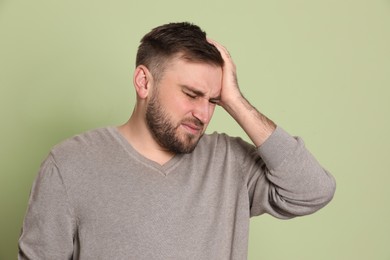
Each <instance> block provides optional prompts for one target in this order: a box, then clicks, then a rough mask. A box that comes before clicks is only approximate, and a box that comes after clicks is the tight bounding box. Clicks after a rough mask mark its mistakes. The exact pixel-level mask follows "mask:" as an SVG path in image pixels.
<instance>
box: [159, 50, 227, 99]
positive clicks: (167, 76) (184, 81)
mask: <svg viewBox="0 0 390 260" xmlns="http://www.w3.org/2000/svg"><path fill="white" fill-rule="evenodd" d="M164 80H166V81H175V82H170V83H171V84H172V83H174V84H178V85H184V86H188V87H191V88H195V89H197V90H199V91H202V92H204V93H206V94H209V95H210V96H211V95H218V94H219V92H220V91H221V87H222V68H221V67H220V66H217V65H213V64H209V63H205V62H193V61H188V60H186V59H185V58H182V57H180V56H179V57H174V58H172V60H171V61H170V62H169V63H168V64H167V66H166V68H165V71H164V76H163V81H164Z"/></svg>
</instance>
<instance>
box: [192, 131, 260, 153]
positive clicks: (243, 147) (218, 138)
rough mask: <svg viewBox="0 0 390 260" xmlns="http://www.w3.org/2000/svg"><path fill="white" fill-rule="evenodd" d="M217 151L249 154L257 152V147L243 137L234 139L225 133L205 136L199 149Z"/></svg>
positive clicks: (200, 142)
mask: <svg viewBox="0 0 390 260" xmlns="http://www.w3.org/2000/svg"><path fill="white" fill-rule="evenodd" d="M198 148H199V149H201V150H203V151H205V150H206V151H210V150H211V151H217V152H218V153H235V154H236V155H237V156H239V155H240V154H244V155H245V154H248V153H252V152H256V147H255V146H254V145H252V144H250V143H248V142H247V141H245V140H243V139H242V138H241V137H233V136H230V135H228V134H225V133H218V132H213V133H211V134H205V135H203V137H202V139H201V140H200V141H199V144H198V147H197V149H198Z"/></svg>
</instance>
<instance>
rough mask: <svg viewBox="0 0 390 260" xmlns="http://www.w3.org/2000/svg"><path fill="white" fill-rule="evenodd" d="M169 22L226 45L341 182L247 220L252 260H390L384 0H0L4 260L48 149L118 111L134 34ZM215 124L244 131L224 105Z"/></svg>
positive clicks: (125, 112) (128, 97)
mask: <svg viewBox="0 0 390 260" xmlns="http://www.w3.org/2000/svg"><path fill="white" fill-rule="evenodd" d="M171 21H192V22H194V23H196V24H199V25H200V26H201V27H203V29H205V30H206V31H207V32H208V34H209V36H211V37H212V38H214V39H217V40H218V41H220V42H221V43H223V44H224V45H225V46H227V47H228V49H229V50H230V52H231V54H232V56H233V58H234V60H235V62H236V64H237V67H238V76H239V83H240V86H241V89H242V91H243V92H244V93H245V94H246V96H247V97H248V99H249V100H250V101H251V102H252V103H253V104H254V105H255V106H256V107H258V109H259V110H261V111H263V112H264V113H265V114H267V115H268V116H269V117H270V118H272V119H273V120H274V121H276V122H277V123H278V124H279V125H281V126H282V127H284V128H285V129H286V130H287V131H289V132H290V133H291V134H294V135H299V136H302V137H303V138H304V140H305V142H306V145H307V146H308V147H309V149H310V150H311V151H312V152H313V153H314V154H315V155H316V157H317V158H318V159H319V160H320V161H321V163H322V164H323V165H324V166H325V167H326V168H327V169H328V170H330V171H331V172H332V173H333V174H334V176H335V177H336V179H337V185H338V186H337V192H336V196H335V198H334V200H333V201H332V202H331V204H330V205H328V206H327V207H326V208H324V209H323V210H321V211H320V212H318V213H316V214H314V215H311V216H307V217H304V218H297V219H294V220H289V221H282V220H277V219H273V218H271V217H269V216H262V217H258V218H254V219H252V221H251V232H250V243H249V259H251V260H254V259H256V260H257V259H267V260H279V259H280V260H286V259H289V260H333V259H335V260H339V259H340V260H341V259H342V260H344V259H347V260H348V259H351V260H352V259H353V260H360V259H361V260H367V259H370V260H371V259H373V260H382V259H386V260H390V189H389V181H390V177H389V175H390V171H389V167H388V165H387V163H388V162H389V155H390V153H389V146H390V142H389V136H388V135H389V132H390V122H389V121H390V120H389V111H390V105H389V98H390V95H389V94H390V93H389V87H390V2H389V1H388V0H386V1H385V0H382V1H379V0H365V1H362V0H356V1H352V0H349V1H347V0H329V1H327V0H323V1H315V0H300V1H292V0H280V1H262V0H258V1H249V0H241V1H222V0H219V1H212V0H208V1H206V0H198V1H179V0H174V1H170V0H166V1H154V2H153V1H134V0H127V1H125V0H120V1H119V0H118V1H96V0H79V1H74V0H37V1H27V0H26V1H21V0H12V1H11V0H2V1H1V0H0V119H1V121H0V123H1V128H0V129H1V135H0V171H1V172H0V203H1V204H0V259H1V260H7V259H15V258H16V253H17V239H18V236H19V231H20V226H21V224H22V219H23V217H24V213H25V209H26V205H27V199H28V196H29V191H30V187H31V184H32V181H33V179H34V177H35V176H36V173H37V170H38V168H39V165H40V162H41V161H42V160H43V159H44V157H45V156H46V154H47V153H48V151H49V149H50V147H51V146H53V145H54V144H56V143H57V142H59V141H61V140H63V139H65V138H67V137H69V136H72V135H74V134H76V133H80V132H82V131H85V130H88V129H91V128H96V127H100V126H105V125H117V124H120V123H122V122H124V121H126V120H127V118H128V116H129V115H130V113H131V110H132V107H133V104H134V91H133V87H132V80H131V75H132V70H133V68H134V58H135V52H136V48H137V46H138V43H139V40H140V38H141V37H142V35H143V34H145V33H146V32H148V31H149V30H150V29H151V28H152V27H155V26H157V25H160V24H162V23H166V22H171ZM213 130H218V131H220V132H227V133H229V134H231V135H240V136H245V134H244V133H243V131H242V130H241V129H240V128H239V126H237V125H236V123H235V122H234V121H233V120H231V119H230V118H229V116H228V115H226V114H225V112H224V111H222V109H218V110H217V111H216V114H215V117H214V119H213V122H212V124H211V125H210V127H209V131H213ZM245 138H246V137H245ZM246 139H247V138H246ZM178 196H180V195H179V194H178ZM216 259H217V258H216Z"/></svg>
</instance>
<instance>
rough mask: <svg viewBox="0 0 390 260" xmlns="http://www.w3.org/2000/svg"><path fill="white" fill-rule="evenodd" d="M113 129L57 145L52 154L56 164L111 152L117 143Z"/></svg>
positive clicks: (102, 129) (82, 135) (90, 133)
mask: <svg viewBox="0 0 390 260" xmlns="http://www.w3.org/2000/svg"><path fill="white" fill-rule="evenodd" d="M113 131H114V130H113V127H104V128H98V129H93V130H90V131H87V132H84V133H81V134H78V135H75V136H73V137H70V138H68V139H66V140H64V141H62V142H61V143H59V144H57V145H55V146H54V147H53V148H52V149H51V151H50V154H51V155H52V157H53V159H54V161H55V162H57V163H58V162H65V161H67V162H69V161H74V160H81V159H82V158H86V157H89V156H92V155H96V154H99V153H101V152H104V151H108V150H110V149H111V148H112V147H113V146H114V145H115V144H116V143H117V142H115V135H114V132H113Z"/></svg>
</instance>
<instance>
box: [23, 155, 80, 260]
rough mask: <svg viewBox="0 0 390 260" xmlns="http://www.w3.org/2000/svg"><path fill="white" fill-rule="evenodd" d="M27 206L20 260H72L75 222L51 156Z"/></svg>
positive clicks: (44, 163) (43, 167)
mask: <svg viewBox="0 0 390 260" xmlns="http://www.w3.org/2000/svg"><path fill="white" fill-rule="evenodd" d="M28 204H29V205H28V209H27V213H26V216H25V219H24V223H23V228H22V234H21V236H20V238H19V254H18V259H19V260H22V259H40V260H43V259H72V254H73V239H74V233H75V226H76V221H75V219H74V217H73V214H72V210H71V208H70V207H69V203H68V196H67V193H66V189H65V187H64V184H63V181H62V178H61V175H60V172H59V170H58V168H57V167H56V165H55V163H54V161H53V159H52V157H51V156H49V157H48V158H47V159H46V160H45V161H44V162H43V163H42V165H41V169H40V172H39V174H38V176H37V178H36V180H35V182H34V184H33V187H32V190H31V194H30V199H29V203H28Z"/></svg>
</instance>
